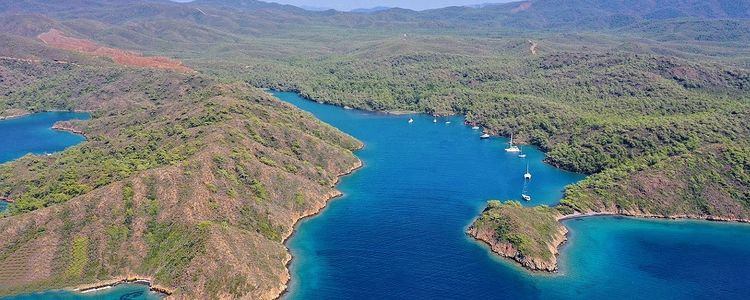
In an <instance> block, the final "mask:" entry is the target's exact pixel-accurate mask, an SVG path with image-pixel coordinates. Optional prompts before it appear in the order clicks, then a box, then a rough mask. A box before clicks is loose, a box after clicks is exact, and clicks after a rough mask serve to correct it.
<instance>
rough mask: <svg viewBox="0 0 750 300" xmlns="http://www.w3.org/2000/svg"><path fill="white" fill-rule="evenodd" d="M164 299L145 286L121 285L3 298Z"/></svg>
mask: <svg viewBox="0 0 750 300" xmlns="http://www.w3.org/2000/svg"><path fill="white" fill-rule="evenodd" d="M161 298H162V297H161V296H160V295H159V294H157V293H154V292H151V291H149V288H148V287H147V286H145V285H139V284H121V285H118V286H115V287H113V288H110V289H106V290H100V291H96V292H90V293H85V294H81V293H76V292H72V291H65V290H55V291H46V292H41V293H33V294H25V295H19V296H13V297H9V298H3V299H4V300H10V299H13V300H73V299H81V300H157V299H161Z"/></svg>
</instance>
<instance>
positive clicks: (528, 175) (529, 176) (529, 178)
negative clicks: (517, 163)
mask: <svg viewBox="0 0 750 300" xmlns="http://www.w3.org/2000/svg"><path fill="white" fill-rule="evenodd" d="M523 179H525V180H531V173H529V164H526V174H523Z"/></svg>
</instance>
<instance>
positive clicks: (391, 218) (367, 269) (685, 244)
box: [275, 93, 750, 299]
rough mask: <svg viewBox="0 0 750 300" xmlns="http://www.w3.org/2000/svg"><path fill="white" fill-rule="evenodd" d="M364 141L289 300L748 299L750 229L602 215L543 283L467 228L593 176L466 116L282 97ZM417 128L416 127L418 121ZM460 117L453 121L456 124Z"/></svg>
mask: <svg viewBox="0 0 750 300" xmlns="http://www.w3.org/2000/svg"><path fill="white" fill-rule="evenodd" d="M275 95H276V96H277V97H279V98H280V99H282V100H284V101H287V102H289V103H291V104H293V105H296V106H298V107H300V108H301V109H303V110H306V111H309V112H311V113H312V114H314V115H315V116H316V117H318V118H320V119H321V120H323V121H324V122H327V123H329V124H331V125H333V126H335V127H337V128H339V129H341V130H342V131H344V132H347V133H349V134H351V135H352V136H354V137H356V138H358V139H359V140H361V141H363V142H364V143H365V148H364V149H362V150H360V151H358V152H357V153H356V154H357V156H358V157H359V158H360V159H362V161H363V162H364V168H362V169H360V170H358V171H357V172H355V173H354V174H352V175H350V176H347V177H345V178H343V179H342V181H341V183H340V184H339V186H338V189H339V190H341V191H342V192H343V193H344V194H345V195H344V196H343V197H341V198H339V199H336V200H334V201H332V202H331V203H330V204H329V206H328V207H327V208H326V209H324V210H323V212H322V213H321V214H320V215H318V216H315V217H313V218H310V219H307V220H305V221H303V222H301V223H300V224H299V226H298V228H297V230H298V231H297V233H296V234H295V235H294V236H293V237H292V239H290V241H289V244H288V245H289V247H290V249H291V251H292V254H293V255H294V260H293V261H292V264H291V273H292V281H291V283H290V290H289V293H288V294H287V295H286V296H285V298H286V299H705V298H719V299H726V298H729V299H732V298H741V299H742V298H747V297H748V295H750V275H748V273H747V272H746V270H747V269H748V268H750V226H747V225H741V224H720V223H709V222H697V221H674V222H672V221H654V220H640V219H628V218H615V217H597V218H588V219H577V220H569V221H565V225H566V226H568V227H569V228H570V230H571V234H570V242H569V243H567V244H566V245H565V246H564V247H563V251H562V255H561V258H560V261H561V272H560V273H559V274H555V275H549V274H531V273H529V272H526V271H525V270H522V269H521V268H520V267H518V266H517V265H515V264H514V263H511V262H509V261H507V260H504V259H500V258H498V257H496V256H494V255H492V254H491V253H490V252H489V251H488V249H487V248H486V247H485V246H484V245H481V244H480V243H477V242H475V241H473V240H472V239H470V238H469V237H468V236H466V234H465V233H464V231H465V230H466V228H467V227H468V226H469V225H470V223H471V221H472V220H473V218H475V217H476V216H477V215H478V214H479V213H480V212H481V210H482V209H483V208H484V207H485V204H486V200H488V199H501V200H505V199H519V196H520V193H521V190H522V182H523V178H522V175H523V173H524V171H525V168H526V164H527V163H528V164H529V168H530V171H531V173H532V174H533V176H534V177H533V180H532V182H531V184H530V186H529V191H530V194H531V195H532V196H533V200H532V201H531V202H529V203H524V204H525V205H540V204H550V205H552V204H555V203H557V202H558V201H559V199H560V197H561V196H562V192H561V191H562V189H563V187H564V186H566V185H568V184H570V183H573V182H576V181H578V180H580V179H582V178H583V177H582V176H581V175H578V174H573V173H568V172H563V171H561V170H558V169H555V168H552V167H550V166H547V165H545V164H543V163H542V162H541V160H542V159H543V157H544V154H543V153H541V152H539V151H538V150H535V149H533V148H532V147H522V149H523V150H524V152H525V153H527V154H528V157H527V158H525V159H521V158H518V157H517V156H516V155H515V154H508V153H505V151H504V150H503V149H504V148H505V146H506V144H505V143H506V142H507V141H506V140H505V139H495V138H493V139H490V140H479V138H478V137H479V135H480V132H478V131H476V130H472V129H471V128H468V127H466V126H464V125H463V124H462V122H463V119H462V118H461V117H448V118H438V122H437V123H433V118H432V117H429V116H425V115H405V116H392V115H383V114H374V113H367V112H362V111H357V110H344V109H342V108H339V107H334V106H329V105H323V104H318V103H315V102H312V101H306V100H304V99H301V98H300V97H298V96H297V95H296V94H293V93H275ZM409 118H413V119H414V123H412V124H409V123H408V122H407V120H408V119H409ZM446 121H450V122H451V123H450V124H446V123H445V122H446Z"/></svg>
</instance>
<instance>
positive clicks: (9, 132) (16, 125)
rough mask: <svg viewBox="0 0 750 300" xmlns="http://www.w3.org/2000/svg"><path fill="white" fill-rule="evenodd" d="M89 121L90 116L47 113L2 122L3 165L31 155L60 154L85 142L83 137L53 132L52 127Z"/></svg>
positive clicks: (0, 159)
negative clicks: (60, 122) (71, 121)
mask: <svg viewBox="0 0 750 300" xmlns="http://www.w3.org/2000/svg"><path fill="white" fill-rule="evenodd" d="M88 118H89V114H88V113H76V112H44V113H37V114H31V115H28V116H24V117H20V118H13V119H9V120H2V121H0V163H4V162H7V161H10V160H14V159H16V158H19V157H21V156H24V155H26V154H28V153H33V154H45V153H52V152H57V151H61V150H63V149H65V148H67V147H70V146H73V145H76V144H78V143H80V142H82V141H83V140H84V138H83V136H80V135H77V134H73V133H70V132H67V131H58V130H52V125H54V124H55V123H56V122H58V121H67V120H73V119H79V120H86V119H88Z"/></svg>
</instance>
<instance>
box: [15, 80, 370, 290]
mask: <svg viewBox="0 0 750 300" xmlns="http://www.w3.org/2000/svg"><path fill="white" fill-rule="evenodd" d="M16 67H17V68H21V69H24V67H18V66H15V67H14V68H16ZM69 71H70V70H58V71H56V73H55V74H58V73H57V72H61V73H65V72H69ZM115 73H117V72H115ZM141 75H148V76H141ZM36 80H37V81H42V82H44V80H45V79H38V78H37V79H36ZM69 80H74V81H75V80H78V79H77V78H75V77H74V78H70V79H69ZM63 86H69V85H68V84H65V83H62V84H60V86H59V87H55V86H53V88H52V90H55V89H56V88H61V87H63ZM10 90H13V88H10ZM48 92H50V93H52V92H53V91H48ZM106 94H118V95H120V94H121V95H128V96H129V98H130V102H124V103H123V102H122V101H119V100H116V101H112V102H109V101H107V99H106V98H99V97H98V96H97V95H106ZM162 96H163V97H162ZM92 98H99V99H101V101H103V102H100V103H98V106H96V107H97V109H95V111H94V118H93V119H92V120H91V121H88V122H85V123H80V122H79V123H73V124H68V125H72V126H74V127H75V128H78V129H79V130H82V131H83V132H84V133H85V134H86V135H87V136H88V137H89V140H88V141H87V142H85V143H84V144H82V145H79V146H76V147H74V148H71V149H69V150H67V151H65V152H62V153H60V154H56V155H53V156H49V157H47V156H45V157H33V156H27V157H24V158H22V159H20V160H17V161H14V162H11V163H9V164H5V165H2V167H0V178H1V179H2V183H1V184H0V193H2V194H3V196H8V197H11V198H14V199H18V201H17V203H16V204H14V206H13V207H12V208H11V212H13V213H14V215H12V216H7V217H4V218H0V235H2V236H3V239H2V240H0V295H7V294H13V293H17V292H23V291H32V290H41V289H49V288H61V287H70V286H77V285H81V284H94V283H96V282H101V281H108V280H111V279H117V278H124V277H132V276H135V277H142V278H149V279H151V280H153V282H154V283H155V284H156V285H159V286H162V287H165V288H167V289H170V290H172V291H174V292H175V294H174V296H175V297H177V298H216V297H222V298H224V297H244V298H251V299H270V298H274V297H276V296H277V295H278V294H279V293H281V291H283V289H284V288H285V282H286V281H287V279H288V274H287V270H286V268H285V267H286V266H285V264H286V262H287V261H288V260H289V258H290V257H289V254H288V252H287V249H286V248H285V247H284V245H283V243H282V240H283V238H284V237H286V236H288V235H289V234H290V233H291V232H292V228H293V225H294V223H295V222H296V221H297V220H298V219H299V218H301V217H303V216H306V215H309V214H311V213H314V212H316V211H318V210H319V209H320V208H321V207H323V206H324V205H325V203H326V201H327V200H329V199H330V198H331V197H333V196H335V195H337V194H338V192H337V191H336V190H335V189H334V188H333V183H334V182H335V181H336V180H337V176H338V175H340V174H344V173H347V172H349V171H351V170H352V169H353V168H356V167H357V166H359V161H358V160H357V159H356V158H355V157H354V156H353V154H352V152H351V151H352V150H353V149H356V148H358V147H359V146H360V145H361V144H360V143H359V142H357V141H356V140H354V139H353V138H351V137H349V136H346V135H344V134H342V133H340V132H338V131H337V130H335V129H334V128H332V127H330V126H328V125H325V124H322V123H321V122H319V121H317V120H315V119H314V118H313V117H312V116H310V115H309V114H307V113H303V112H301V111H299V110H297V109H295V108H293V107H291V106H290V105H288V104H284V103H281V102H279V101H278V100H275V99H272V98H270V97H269V96H267V95H265V94H264V93H262V92H261V91H258V90H255V89H252V88H248V87H245V86H242V85H231V84H230V85H225V84H218V83H214V82H211V81H210V80H206V79H202V78H200V77H196V76H194V75H176V74H169V73H159V72H151V71H149V72H144V74H140V73H138V72H128V74H127V75H121V76H116V77H115V79H114V80H113V81H111V82H107V83H105V84H102V85H101V86H100V87H99V88H98V89H93V90H91V91H86V92H81V93H80V94H75V97H73V99H71V105H73V106H77V105H82V104H85V103H89V100H87V99H92ZM71 178H72V181H71V182H73V183H74V185H73V186H68V185H66V184H64V182H65V180H67V179H71ZM58 183H60V184H58ZM71 187H75V188H77V190H74V191H70V190H69V189H70V188H71ZM67 193H70V194H67ZM69 195H73V197H72V198H71V199H69V200H66V197H65V196H69ZM38 204H42V205H41V206H40V207H41V208H37V206H36V205H38Z"/></svg>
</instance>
